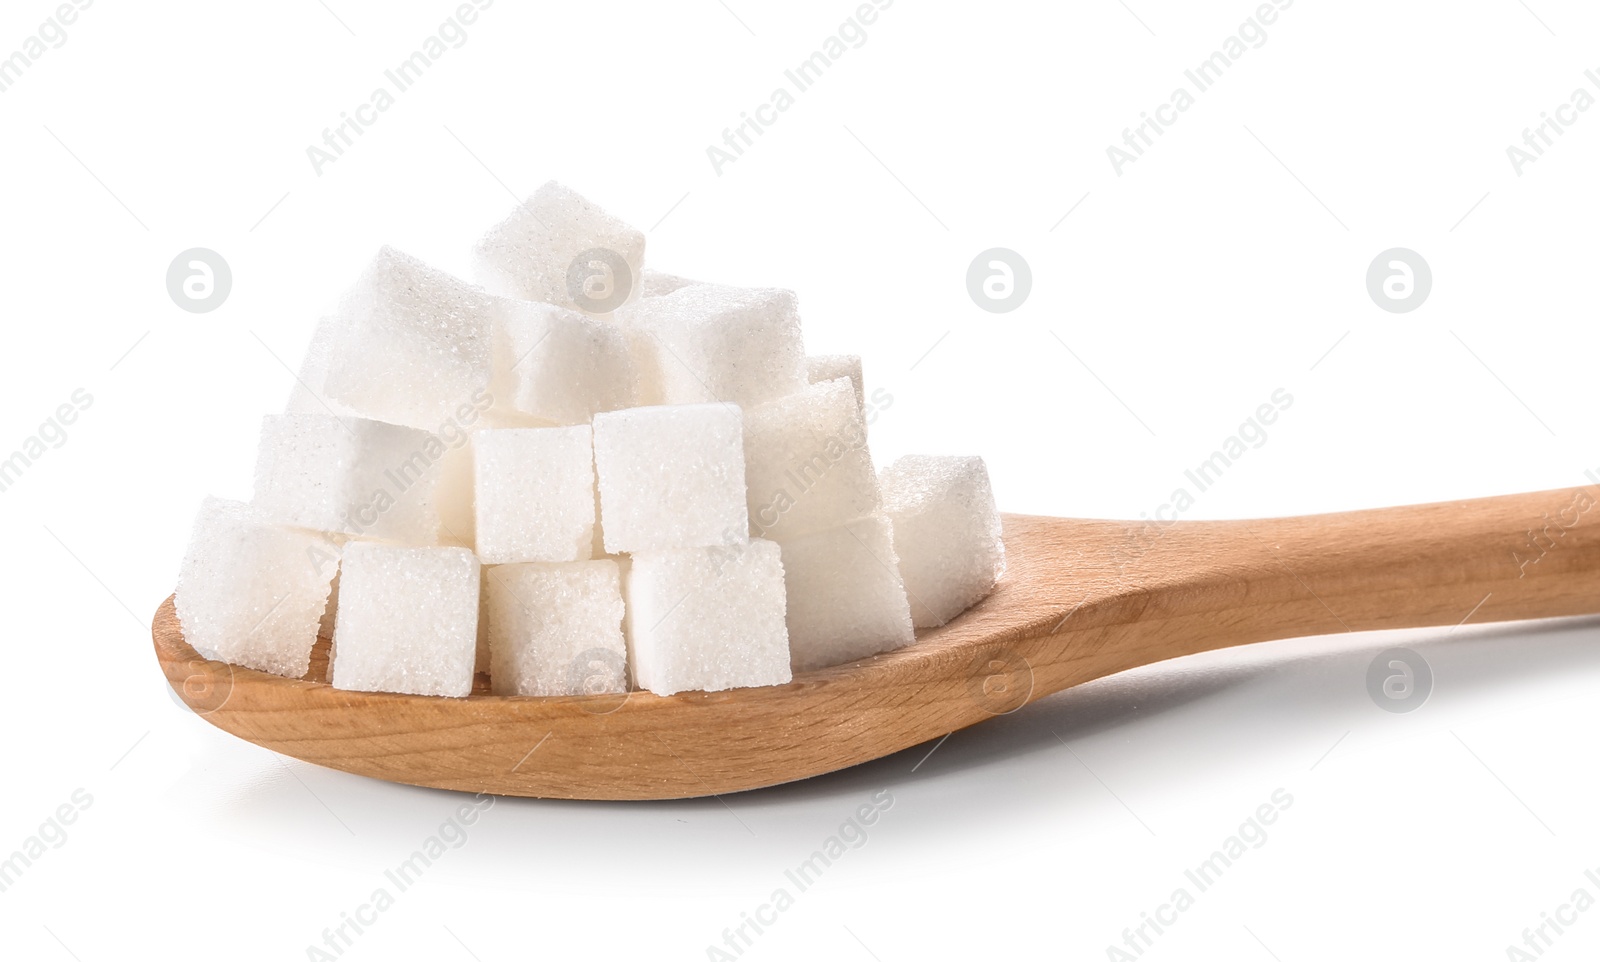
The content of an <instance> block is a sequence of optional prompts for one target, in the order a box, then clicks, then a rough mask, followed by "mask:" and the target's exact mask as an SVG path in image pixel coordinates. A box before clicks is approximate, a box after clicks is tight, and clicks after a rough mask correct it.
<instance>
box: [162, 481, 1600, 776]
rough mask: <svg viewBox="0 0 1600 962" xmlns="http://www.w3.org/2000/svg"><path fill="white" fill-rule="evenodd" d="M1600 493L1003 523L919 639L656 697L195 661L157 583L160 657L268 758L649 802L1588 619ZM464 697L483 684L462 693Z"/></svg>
mask: <svg viewBox="0 0 1600 962" xmlns="http://www.w3.org/2000/svg"><path fill="white" fill-rule="evenodd" d="M1597 497H1600V490H1597V489H1594V488H1576V489H1568V490H1557V491H1544V492H1539V493H1535V494H1521V495H1510V496H1506V497H1498V498H1487V499H1480V500H1473V501H1457V502H1447V503H1441V504H1431V505H1421V506H1414V507H1403V508H1384V509H1378V510H1373V511H1360V512H1351V513H1345V514H1330V515H1319V516H1310V517H1299V518H1281V519H1273V520H1260V521H1217V522H1188V521H1180V522H1175V523H1172V524H1169V525H1166V526H1163V527H1154V526H1145V527H1140V526H1138V525H1135V524H1133V523H1127V522H1117V521H1085V520H1071V519H1062V518H1043V517H1028V516H1023V515H1006V516H1005V521H1004V524H1005V542H1006V553H1007V557H1008V569H1007V571H1006V575H1005V577H1004V578H1003V579H1002V581H1001V584H1000V585H999V587H998V588H997V589H996V590H995V592H994V593H993V594H992V595H990V596H989V597H988V598H986V599H985V600H984V601H982V602H980V603H979V604H978V605H976V606H975V607H973V608H972V609H970V610H969V611H967V612H965V613H964V614H962V615H961V616H960V617H959V618H957V619H956V620H954V621H953V622H951V623H950V624H948V625H945V626H944V627H942V628H937V629H933V630H929V631H924V632H920V633H919V638H918V641H917V643H916V644H915V645H912V646H910V647H908V648H904V649H901V650H900V651H896V652H891V653H889V654H886V655H880V656H877V657H874V658H869V659H864V660H862V661H858V662H853V663H851V664H848V665H842V666H838V667H835V668H829V669H825V670H823V671H816V672H810V673H806V674H802V675H798V676H796V678H795V680H794V681H793V682H792V683H790V684H788V685H783V686H778V687H771V688H747V689H737V690H734V691H725V692H690V693H684V694H679V695H673V696H671V697H660V696H657V695H653V694H650V693H648V692H634V693H632V694H630V695H628V696H626V697H623V696H595V697H562V698H511V697H496V696H493V695H489V694H486V693H475V694H473V695H472V696H470V697H467V698H456V699H450V698H428V697H422V696H415V695H395V694H368V693H359V692H347V691H340V690H338V689H335V688H332V687H330V686H328V685H327V684H326V683H325V681H324V678H325V674H324V673H325V670H326V646H325V643H324V644H322V645H319V650H318V653H317V654H318V658H317V659H316V660H315V661H314V664H313V668H312V671H311V673H310V674H308V675H307V677H306V678H305V679H301V680H293V679H287V678H281V677H278V676H276V675H270V674H265V673H262V672H257V671H251V670H248V669H243V668H235V667H232V666H229V665H225V664H222V663H219V662H211V661H207V660H206V659H204V658H201V657H200V656H199V655H197V654H196V653H195V652H194V650H193V649H192V648H190V647H189V646H188V645H187V644H186V643H185V642H184V640H183V636H182V632H181V630H180V627H179V625H178V622H177V617H176V614H175V613H174V611H173V606H172V600H171V599H170V598H169V599H168V600H167V601H166V603H164V604H163V605H162V606H161V607H160V609H159V610H158V611H157V612H156V615H155V621H154V625H153V634H154V639H155V648H156V654H157V656H158V657H159V659H160V661H161V665H162V668H163V670H164V671H165V672H166V675H167V678H168V680H169V681H170V682H171V683H172V685H173V687H174V688H175V689H176V690H177V691H178V692H179V694H180V695H181V696H182V697H183V698H184V700H185V701H186V702H188V703H189V704H190V706H191V707H193V708H195V710H196V711H197V712H199V713H201V714H202V716H203V717H204V718H205V719H206V720H207V721H209V722H211V723H212V724H214V725H216V726H217V727H219V728H222V729H223V730H225V731H228V732H232V733H233V734H235V735H237V736H239V737H240V738H244V739H246V740H248V741H251V742H255V743H256V744H259V745H263V746H265V747H267V748H270V749H272V750H273V751H276V752H280V753H282V754H285V755H290V756H293V757H295V758H300V759H303V760H305V761H308V762H313V763H315V764H318V765H324V766H327V767H329V768H336V769H341V770H344V771H348V772H355V773H357V774H361V775H369V776H372V777H374V778H382V779H388V780H390V781H396V782H406V783H410V784H414V785H426V786H432V787H437V788H447V789H458V790H461V791H470V792H480V791H481V792H490V793H494V794H503V795H525V796H538V797H556V798H592V799H659V798H683V797H692V796H701V795H710V794H725V793H728V792H736V791H742V790H746V789H753V788H761V787H763V786H768V785H776V784H779V783H782V782H788V781H792V780H795V779H800V778H806V777H809V776H812V775H817V774H821V773H823V772H830V771H834V770H837V769H840V768H845V767H847V766H850V765H855V764H859V763H861V762H864V761H868V760H870V759H873V758H879V757H882V756H884V755H888V754H890V753H892V752H896V751H899V750H901V749H904V748H908V747H911V746H913V745H917V744H919V743H922V742H926V741H928V740H930V739H934V738H938V737H940V736H942V735H944V734H946V733H948V732H951V731H954V730H956V729H959V728H963V727H965V726H968V725H972V724H975V723H977V722H980V721H983V720H984V719H986V718H990V717H992V716H994V715H995V714H999V713H1003V712H1006V711H1011V710H1014V709H1016V708H1018V707H1020V706H1021V705H1023V704H1025V703H1026V702H1029V701H1033V700H1035V699H1037V698H1041V697H1043V696H1045V695H1047V694H1050V693H1053V692H1056V691H1060V690H1062V689H1064V688H1068V687H1071V686H1073V685H1078V684H1082V683H1084V682H1087V681H1090V680H1092V679H1095V678H1099V677H1102V676H1104V675H1109V674H1112V673H1115V672H1119V671H1124V670H1126V669H1129V668H1134V667H1137V666H1140V665H1145V664H1150V663H1153V662H1158V661H1163V660H1166V659H1169V658H1175V657H1178V656H1181V655H1188V654H1193V653H1196V652H1201V651H1207V650H1211V649H1216V648H1224V647H1228V646H1232V645H1244V644H1251V643H1254V642H1260V641H1268V640H1272V639H1278V638H1288V637H1296V636H1303V635H1311V634H1332V633H1338V632H1347V631H1366V630H1371V629H1378V628H1403V627H1419V626H1429V625H1455V624H1458V623H1460V622H1462V621H1464V620H1466V619H1467V618H1468V616H1469V615H1470V618H1471V621H1472V622H1473V623H1478V622H1487V621H1506V620H1514V619H1526V618H1543V617H1551V616H1558V615H1578V614H1592V613H1596V612H1600V534H1597V530H1600V524H1597V518H1600V505H1597V502H1596V500H1595V499H1596V498H1597ZM478 690H479V691H480V692H481V691H482V688H481V687H480V689H478Z"/></svg>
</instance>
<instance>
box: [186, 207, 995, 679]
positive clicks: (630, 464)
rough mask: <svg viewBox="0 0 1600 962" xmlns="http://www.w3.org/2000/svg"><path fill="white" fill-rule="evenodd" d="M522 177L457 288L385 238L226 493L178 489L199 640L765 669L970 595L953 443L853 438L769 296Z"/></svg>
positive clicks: (415, 664)
mask: <svg viewBox="0 0 1600 962" xmlns="http://www.w3.org/2000/svg"><path fill="white" fill-rule="evenodd" d="M644 248H645V238H644V235H643V234H642V233H640V232H639V231H637V230H634V229H633V228H631V227H629V226H628V225H627V224H625V223H623V222H622V221H620V220H618V219H617V218H616V217H614V216H612V215H610V214H608V213H606V212H605V211H603V210H601V209H600V208H599V207H597V206H595V205H594V204H592V203H591V202H589V201H588V200H586V199H585V198H583V197H581V196H579V195H578V194H576V193H574V192H573V191H571V190H569V189H567V188H565V187H563V186H561V185H559V184H556V183H554V182H552V183H549V184H546V185H544V186H543V187H541V188H540V189H539V190H538V191H537V192H536V193H535V194H534V195H533V197H532V198H531V199H529V200H528V201H527V202H526V203H524V204H522V205H520V206H519V207H518V208H517V209H516V210H515V211H514V212H513V213H512V214H511V216H510V217H509V218H507V219H506V220H505V221H504V222H502V223H501V224H499V225H498V226H496V227H494V228H492V229H491V230H490V231H489V232H488V234H487V236H485V237H484V238H483V240H481V241H480V242H479V244H478V245H477V247H476V248H475V249H474V252H473V254H474V263H475V265H476V269H477V272H478V277H477V280H478V281H479V283H480V284H481V285H482V286H474V285H472V284H468V283H466V282H464V281H461V280H458V279H457V278H455V277H453V276H451V275H449V274H446V273H444V272H442V271H439V270H437V269H434V268H432V267H430V266H428V265H427V264H424V263H422V262H421V261H419V260H417V259H416V258H414V257H410V256H408V255H406V254H404V253H401V252H400V251H397V250H393V249H390V248H384V249H383V250H380V251H379V252H378V255H377V257H376V258H375V259H374V260H373V261H372V263H371V264H370V265H369V266H368V267H367V269H366V271H365V273H363V275H362V276H361V277H360V279H359V280H358V281H356V283H355V285H354V286H353V287H352V288H351V289H350V290H349V292H348V293H347V294H346V295H345V296H344V297H343V299H342V300H341V301H340V302H339V304H338V305H337V307H336V308H335V309H334V310H333V311H332V313H331V314H330V315H329V316H328V317H326V318H325V319H324V320H323V321H322V322H321V323H320V324H319V325H318V327H317V330H316V333H315V334H314V336H313V338H312V343H311V346H310V349H309V351H308V352H307V356H306V358H305V361H304V364H303V366H302V368H301V371H300V373H299V375H298V377H297V383H296V385H295V387H294V391H293V394H292V395H291V397H290V399H289V402H288V405H287V408H286V410H285V412H284V413H283V414H278V415H271V416H268V417H267V418H266V419H265V423H264V425H263V427H262V431H261V441H260V447H259V452H258V457H257V462H256V478H255V494H254V498H253V500H252V501H251V502H250V503H248V504H247V503H242V502H236V501H227V500H222V499H218V498H209V499H207V500H206V502H205V503H204V505H202V507H201V509H200V513H199V517H198V519H197V520H196V522H195V526H194V530H193V535H192V538H191V541H190V543H189V548H188V552H187V555H186V556H185V558H184V561H183V567H182V571H181V573H180V577H179V584H178V589H177V595H176V606H177V613H178V618H179V621H180V623H181V624H182V626H183V631H184V635H185V637H186V639H187V640H188V641H189V643H190V644H191V645H192V646H193V647H194V648H195V649H196V650H197V651H199V652H200V653H201V654H203V655H204V656H205V657H207V658H212V659H217V660H221V661H226V662H230V663H233V664H237V665H242V666H245V667H248V668H253V669H257V670H260V671H266V672H273V673H276V674H279V675H285V676H288V677H291V678H301V677H303V676H305V675H306V674H307V673H308V671H309V670H310V661H311V653H312V648H313V646H314V645H315V644H316V641H317V638H318V634H319V631H320V632H322V633H324V634H327V633H328V632H329V631H330V629H331V638H332V644H331V654H330V672H329V681H330V682H331V683H332V685H333V686H334V687H336V688H342V689H348V690H354V691H386V692H403V693H409V694H417V695H442V696H457V697H459V696H465V695H468V694H470V693H471V692H472V691H473V685H474V680H475V677H476V676H478V675H479V674H480V673H486V674H487V676H488V679H489V686H490V690H491V691H492V692H493V693H494V694H497V695H593V694H602V693H620V692H625V691H630V690H638V689H643V690H648V691H651V692H655V693H657V694H662V695H669V694H673V693H676V692H682V691H690V690H705V691H716V690H721V689H727V688H742V687H750V686H757V685H780V684H785V683H787V682H789V681H790V680H791V679H792V677H793V673H794V672H804V671H812V670H816V669H820V668H825V667H828V666H832V665H838V664H842V663H845V662H850V661H855V660H857V659H861V658H866V657H869V656H872V655H875V654H877V653H880V652H885V651H889V650H892V649H896V648H900V647H902V646H904V645H909V644H911V643H912V642H913V641H914V640H915V629H916V628H919V627H931V626H937V625H941V624H944V623H945V622H947V621H949V620H950V619H951V618H953V617H955V616H956V615H957V614H959V613H961V612H962V611H963V610H964V609H966V608H968V607H969V606H971V605H972V604H974V603H975V602H977V601H978V600H979V599H981V598H983V597H984V596H985V595H986V594H988V593H989V591H990V590H991V589H992V588H993V587H994V585H995V583H996V582H997V580H998V579H999V577H1000V574H1001V572H1002V570H1003V568H1004V564H1005V556H1004V551H1003V547H1002V545H1001V541H1000V516H999V514H998V512H997V511H996V509H995V504H994V495H993V493H992V491H991V489H990V485H989V477H988V473H987V471H986V469H985V468H984V464H983V461H982V460H981V459H979V458H975V457H932V456H908V457H904V458H901V459H899V460H898V461H896V462H895V463H894V464H892V465H890V466H889V467H888V468H887V469H886V470H884V471H883V472H882V473H881V474H879V473H877V472H875V471H874V469H873V464H872V456H871V454H870V452H869V451H868V449H867V423H868V421H869V420H870V418H869V412H871V411H872V410H873V409H872V408H870V407H869V405H868V398H867V396H866V394H865V391H864V387H863V383H862V372H861V360H860V358H858V357H849V356H833V355H830V356H814V357H808V356H806V353H805V348H804V345H803V343H802V339H801V330H800V315H799V311H798V305H797V301H796V298H795V295H794V293H793V292H791V291H786V290H777V289H753V288H740V287H730V286H726V285H720V284H707V283H700V282H697V281H690V280H686V279H683V278H679V277H674V276H672V275H668V274H663V273H659V272H656V271H652V270H647V269H645V267H644Z"/></svg>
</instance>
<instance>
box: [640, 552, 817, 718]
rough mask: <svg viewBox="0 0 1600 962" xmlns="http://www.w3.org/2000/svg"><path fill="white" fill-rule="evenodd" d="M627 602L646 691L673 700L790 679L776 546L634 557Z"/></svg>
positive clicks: (787, 642)
mask: <svg viewBox="0 0 1600 962" xmlns="http://www.w3.org/2000/svg"><path fill="white" fill-rule="evenodd" d="M626 597H627V604H628V622H627V624H628V632H627V637H628V657H629V661H630V662H631V663H632V666H633V672H634V677H635V678H636V679H637V681H638V683H639V685H640V687H642V688H646V689H648V690H650V691H653V692H655V693H657V694H660V695H670V694H673V693H675V692H680V691H688V690H703V691H720V690H722V689H725V688H745V687H751V686H755V685H781V684H785V683H787V682H788V681H789V680H790V678H791V677H792V673H791V670H790V668H789V635H788V630H787V629H786V628H785V626H784V589H783V562H782V560H781V558H780V554H779V549H778V546H777V544H775V543H773V542H771V541H760V540H756V541H750V542H747V543H745V544H734V545H719V546H715V547H708V548H685V549H679V550H674V551H657V552H644V553H640V554H636V555H634V556H633V557H632V559H631V563H630V564H629V566H628V571H627V576H626Z"/></svg>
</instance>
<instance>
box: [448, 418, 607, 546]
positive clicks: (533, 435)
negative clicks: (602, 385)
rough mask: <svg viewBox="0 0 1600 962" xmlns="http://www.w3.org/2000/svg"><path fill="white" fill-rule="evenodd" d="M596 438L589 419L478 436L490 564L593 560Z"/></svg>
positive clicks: (481, 528) (480, 524)
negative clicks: (552, 426)
mask: <svg viewBox="0 0 1600 962" xmlns="http://www.w3.org/2000/svg"><path fill="white" fill-rule="evenodd" d="M590 439H591V434H590V429H589V426H588V425H587V424H583V425H578V426H576V427H559V428H504V429H499V430H488V431H479V432H477V433H476V434H474V435H473V436H472V445H473V449H474V462H473V471H474V474H475V478H476V491H477V505H476V512H477V546H478V557H479V558H480V559H481V560H482V561H483V563H485V564H510V563H513V562H526V561H586V560H588V558H589V552H590V549H591V546H592V545H593V543H594V520H595V518H594V491H595V482H594V453H593V450H594V449H593V447H592V443H591V440H590Z"/></svg>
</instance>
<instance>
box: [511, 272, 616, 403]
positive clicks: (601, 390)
mask: <svg viewBox="0 0 1600 962" xmlns="http://www.w3.org/2000/svg"><path fill="white" fill-rule="evenodd" d="M634 382H635V376H634V370H633V360H632V358H631V356H630V354H629V347H628V341H627V338H626V337H625V336H624V334H623V330H622V328H620V327H618V326H617V325H616V324H614V323H611V322H609V321H602V320H597V319H595V318H592V317H587V316H585V315H583V314H579V313H577V312H576V311H569V310H566V309H564V308H560V307H555V306H553V305H550V304H537V303H534V302H532V301H512V300H504V299H502V300H501V301H500V313H499V317H498V318H497V323H496V325H495V345H494V382H493V388H492V393H493V394H494V399H495V405H496V406H497V407H499V408H501V409H505V410H510V411H515V412H518V413H521V414H525V415H528V416H530V417H534V418H539V419H541V420H544V421H548V422H550V423H552V424H587V423H589V420H590V419H591V418H593V417H594V415H595V414H597V413H599V412H601V411H614V410H617V409H618V408H625V407H630V406H632V405H633V404H634V389H635V383H634Z"/></svg>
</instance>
